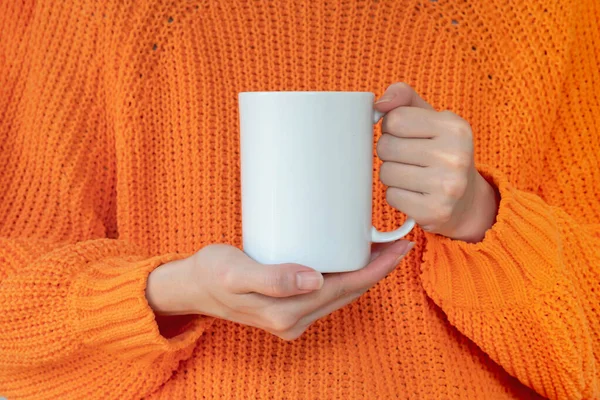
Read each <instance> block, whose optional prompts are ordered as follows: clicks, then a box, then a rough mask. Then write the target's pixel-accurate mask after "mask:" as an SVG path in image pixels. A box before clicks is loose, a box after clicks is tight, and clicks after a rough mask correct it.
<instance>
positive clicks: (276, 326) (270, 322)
mask: <svg viewBox="0 0 600 400" xmlns="http://www.w3.org/2000/svg"><path fill="white" fill-rule="evenodd" d="M263 318H264V321H265V326H266V328H267V329H268V330H269V331H271V332H275V333H285V332H288V331H290V330H291V329H292V328H294V326H296V324H297V323H298V320H299V318H297V317H296V316H295V315H294V314H292V313H289V312H283V311H281V310H279V309H276V310H266V311H265V315H264V316H263Z"/></svg>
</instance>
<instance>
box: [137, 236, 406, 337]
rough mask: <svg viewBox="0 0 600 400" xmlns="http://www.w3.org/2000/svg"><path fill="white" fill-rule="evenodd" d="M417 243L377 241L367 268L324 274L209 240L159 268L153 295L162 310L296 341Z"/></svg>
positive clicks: (151, 284) (150, 288) (152, 280)
mask: <svg viewBox="0 0 600 400" xmlns="http://www.w3.org/2000/svg"><path fill="white" fill-rule="evenodd" d="M412 246H413V243H412V242H408V241H406V240H401V241H398V242H395V243H392V244H383V245H379V244H374V245H373V248H372V255H371V262H370V263H369V264H368V265H367V266H366V267H364V268H363V269H361V270H358V271H352V272H343V273H335V274H326V275H325V276H324V275H322V274H321V273H319V272H317V271H314V270H312V269H310V268H308V267H305V266H302V265H298V264H278V265H263V264H259V263H257V262H255V261H253V260H252V259H251V258H250V257H248V256H247V255H246V254H245V253H243V252H242V251H241V250H239V249H238V248H236V247H232V246H229V245H223V244H215V245H209V246H207V247H205V248H203V249H202V250H200V251H198V252H197V253H195V254H194V255H192V256H190V257H188V258H185V259H182V260H177V261H172V262H169V263H166V264H164V265H161V266H160V267H158V268H157V269H155V270H154V271H152V273H150V276H149V277H148V282H147V286H146V298H147V300H148V303H149V305H150V307H151V308H152V309H153V310H154V311H155V312H156V313H157V314H163V315H183V314H202V315H208V316H213V317H217V318H221V319H226V320H229V321H233V322H237V323H241V324H244V325H249V326H253V327H256V328H259V329H263V330H265V331H267V332H270V333H272V334H274V335H276V336H278V337H280V338H282V339H284V340H293V339H296V338H298V337H299V336H300V335H302V333H303V332H304V331H305V330H306V329H307V328H308V327H309V326H310V325H311V324H312V323H313V322H315V321H316V320H318V319H319V318H322V317H324V316H326V315H328V314H331V313H332V312H334V311H336V310H337V309H339V308H341V307H343V306H345V305H347V304H348V303H350V302H352V301H354V300H355V299H357V298H358V297H359V296H361V295H362V294H363V293H365V292H366V291H367V290H368V289H369V288H371V287H373V286H374V285H375V284H377V282H379V281H380V280H382V279H383V278H385V277H386V276H387V275H388V274H389V273H390V272H391V271H392V270H393V269H394V268H395V267H396V266H397V265H398V263H399V262H400V260H401V259H402V258H403V257H404V256H405V255H406V253H408V251H409V250H410V249H411V248H412Z"/></svg>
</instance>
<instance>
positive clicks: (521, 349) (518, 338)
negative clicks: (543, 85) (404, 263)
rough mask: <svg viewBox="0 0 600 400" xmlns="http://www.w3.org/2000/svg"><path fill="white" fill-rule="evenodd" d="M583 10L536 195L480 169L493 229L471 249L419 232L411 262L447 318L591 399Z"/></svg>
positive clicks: (598, 296)
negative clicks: (494, 199)
mask: <svg viewBox="0 0 600 400" xmlns="http://www.w3.org/2000/svg"><path fill="white" fill-rule="evenodd" d="M592 3H594V2H586V4H588V5H592ZM592 11H593V10H592ZM592 11H590V12H588V13H586V14H585V15H587V16H586V17H585V18H584V19H583V20H582V21H580V22H581V26H578V27H575V28H574V32H575V33H576V35H577V40H574V41H573V48H572V49H571V56H570V58H571V60H570V61H569V67H568V68H567V69H566V72H565V76H564V79H563V89H562V91H561V98H560V99H559V101H560V105H559V107H558V112H557V115H556V118H555V120H556V121H555V123H554V125H553V127H552V128H551V130H550V132H548V135H547V140H548V142H547V143H546V144H545V149H546V150H545V160H544V162H545V168H544V169H543V171H542V172H540V188H539V191H538V192H537V193H536V194H532V193H528V192H525V191H521V190H519V189H518V188H516V187H514V186H513V185H511V184H510V183H509V180H508V179H507V177H506V176H505V175H504V173H503V171H500V170H498V169H496V168H490V167H486V166H483V165H479V169H480V172H482V175H484V176H485V177H486V179H487V180H488V181H489V182H491V183H492V185H493V186H495V187H496V188H497V189H498V192H499V194H500V198H501V200H500V205H499V211H498V216H497V220H496V222H495V224H494V226H493V227H492V228H491V229H490V230H489V231H488V232H487V233H486V235H485V238H484V239H483V241H481V242H479V243H476V244H468V243H464V242H460V241H454V240H451V239H448V238H444V237H440V236H437V235H433V234H426V236H427V244H426V249H425V254H424V263H423V265H422V282H423V285H424V288H425V290H426V291H427V293H428V295H429V296H430V297H431V298H432V299H433V300H434V301H435V302H436V303H437V304H438V305H439V306H440V307H441V308H442V309H443V311H444V312H445V313H446V315H447V317H448V320H449V321H450V322H451V323H452V324H453V325H454V326H456V327H457V328H458V329H459V330H460V331H461V332H462V333H463V334H464V335H466V336H467V337H469V338H470V339H471V340H473V341H474V342H475V343H476V344H477V345H478V346H479V347H480V348H481V349H482V350H483V351H485V352H486V353H487V354H488V355H489V356H490V357H491V358H492V359H493V360H494V361H496V362H497V363H498V364H500V365H501V366H502V367H503V368H504V369H505V370H506V371H507V372H508V373H510V374H511V375H513V376H515V377H516V378H518V379H519V380H520V381H521V382H522V383H524V384H525V385H527V386H529V387H531V388H533V389H534V390H536V391H537V392H538V393H539V394H541V395H543V396H546V397H548V398H551V399H567V398H568V399H583V398H585V399H591V398H600V229H599V228H600V225H598V223H599V222H600V218H599V216H600V212H599V210H598V200H599V198H600V192H599V191H598V189H597V187H598V182H599V179H600V176H599V172H598V165H600V159H599V158H598V155H599V154H600V143H599V136H600V135H599V133H600V120H599V119H598V115H600V91H599V88H600V72H599V71H598V68H597V60H598V59H600V46H599V44H600V43H598V37H600V36H599V33H598V27H597V26H595V25H594V24H593V23H592V22H591V21H590V20H591V19H592V18H593V15H598V14H597V12H598V10H596V13H594V12H592ZM590 15H591V16H592V17H590ZM586 19H587V20H586ZM594 31H595V32H594Z"/></svg>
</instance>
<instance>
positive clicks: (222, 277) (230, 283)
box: [216, 266, 237, 291]
mask: <svg viewBox="0 0 600 400" xmlns="http://www.w3.org/2000/svg"><path fill="white" fill-rule="evenodd" d="M216 275H217V281H218V282H220V283H221V286H222V287H223V288H224V289H225V290H228V291H232V290H234V289H235V287H236V282H237V279H236V274H235V272H234V270H233V269H232V268H230V267H228V266H222V267H220V268H218V270H217V273H216Z"/></svg>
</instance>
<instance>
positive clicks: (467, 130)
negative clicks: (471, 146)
mask: <svg viewBox="0 0 600 400" xmlns="http://www.w3.org/2000/svg"><path fill="white" fill-rule="evenodd" d="M440 114H441V115H442V117H443V118H445V119H446V121H447V124H448V126H449V131H450V133H452V134H453V135H454V136H456V137H458V138H461V139H471V138H472V137H473V131H472V130H471V125H469V123H468V122H467V121H465V120H464V119H463V118H461V117H460V116H459V115H457V114H455V113H454V112H452V111H449V110H445V111H441V112H440Z"/></svg>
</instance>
